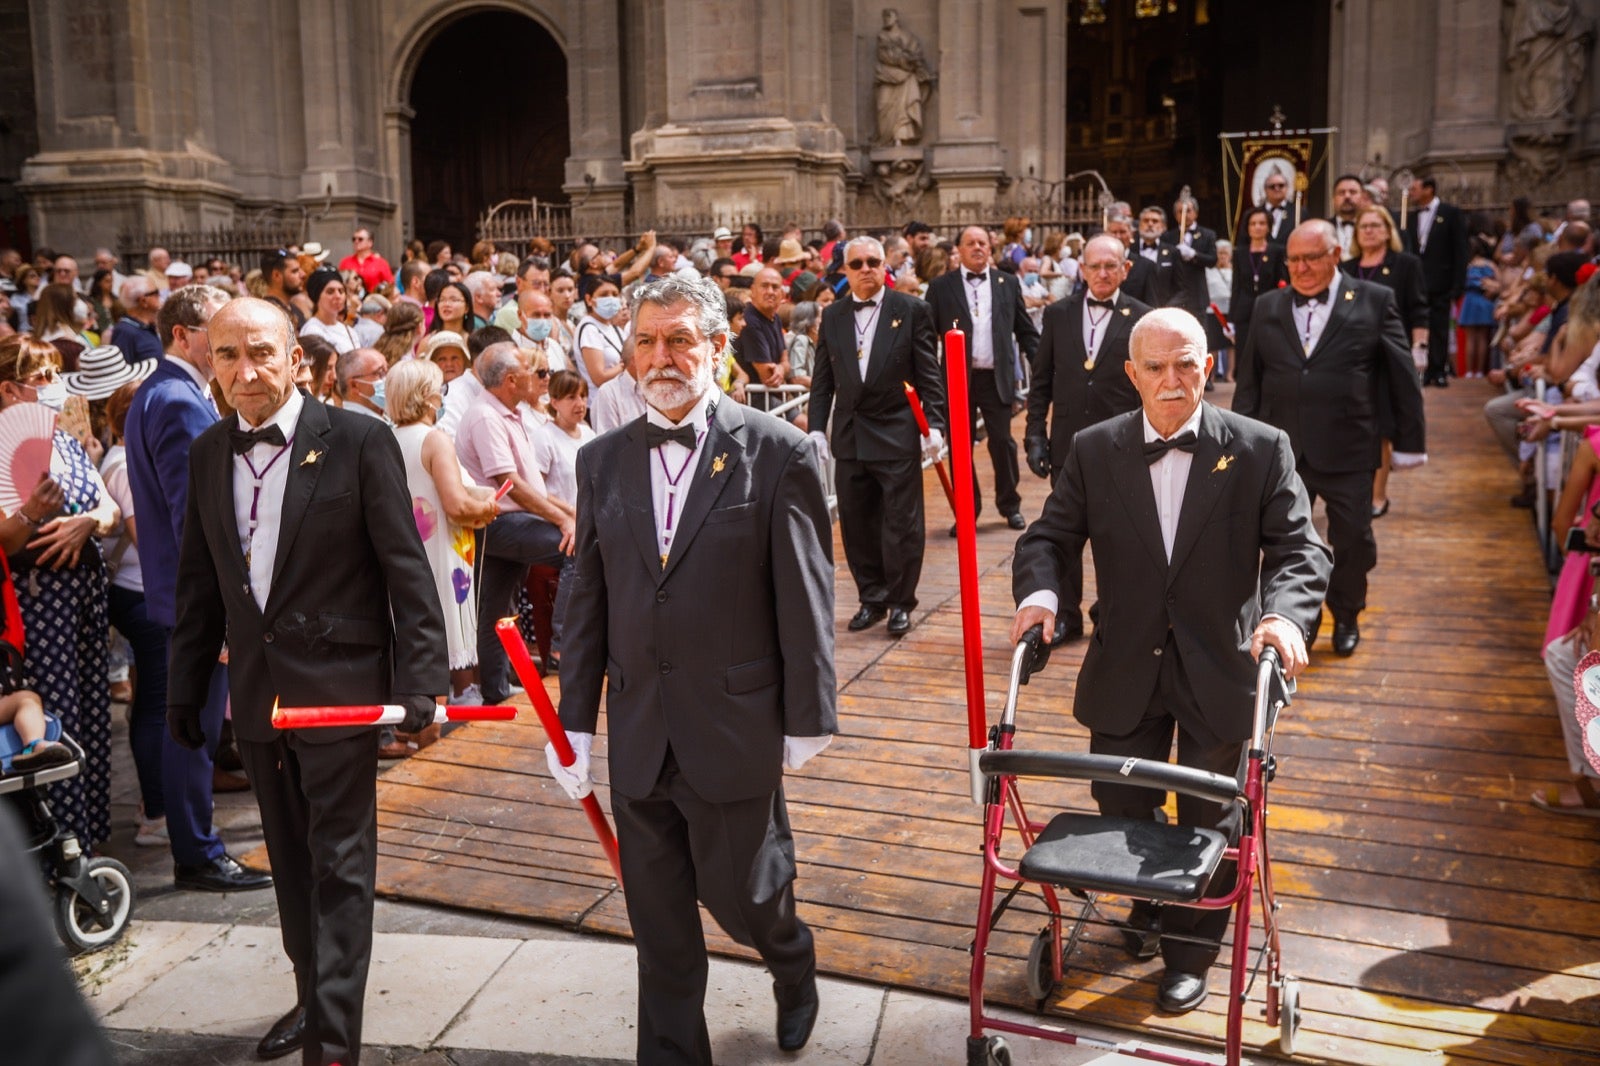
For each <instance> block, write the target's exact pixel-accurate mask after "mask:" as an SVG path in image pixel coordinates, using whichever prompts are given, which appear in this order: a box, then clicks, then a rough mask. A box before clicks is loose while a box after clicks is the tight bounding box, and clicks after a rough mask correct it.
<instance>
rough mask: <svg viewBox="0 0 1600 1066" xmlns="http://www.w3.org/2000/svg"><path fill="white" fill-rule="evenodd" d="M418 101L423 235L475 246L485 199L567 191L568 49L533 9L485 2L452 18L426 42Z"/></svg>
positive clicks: (415, 149)
mask: <svg viewBox="0 0 1600 1066" xmlns="http://www.w3.org/2000/svg"><path fill="white" fill-rule="evenodd" d="M408 102H409V103H410V105H411V108H412V110H414V111H415V112H416V116H415V117H414V118H413V119H412V120H411V201H412V230H411V232H412V233H414V234H415V235H416V236H417V237H419V238H421V239H422V240H423V241H431V240H435V239H440V240H446V241H449V242H450V245H451V247H452V248H454V249H456V250H457V251H458V252H461V253H465V252H466V251H467V250H468V249H470V248H471V247H472V242H473V240H474V238H475V229H474V227H475V226H476V224H477V220H478V215H479V214H480V213H481V212H482V211H483V210H484V209H485V208H487V207H489V206H491V205H493V204H497V203H499V202H500V201H501V200H510V199H523V200H525V199H528V198H530V197H537V198H538V199H540V200H546V201H556V202H562V201H565V199H566V195H565V194H564V193H563V192H562V191H561V183H562V181H563V179H564V177H565V168H566V162H567V156H569V155H570V154H571V151H572V149H571V144H572V141H571V134H570V131H569V129H568V122H567V57H566V56H565V55H564V54H563V53H562V51H561V46H560V45H559V44H557V43H556V40H555V38H554V37H552V36H551V35H550V33H549V32H548V31H547V30H546V29H545V28H544V27H543V26H541V25H539V24H538V23H537V22H535V21H534V20H533V19H531V18H528V17H526V16H524V15H519V14H516V13H514V12H510V11H478V12H475V13H472V14H468V15H465V16H463V17H461V18H458V19H456V20H455V21H453V22H451V23H450V24H449V25H447V26H445V27H444V28H443V29H442V30H440V31H439V33H438V35H437V36H435V37H434V39H433V40H432V42H431V43H429V44H428V46H427V48H426V50H425V51H424V52H423V54H422V58H421V60H420V61H419V62H418V64H417V73H416V76H415V77H414V78H413V79H412V81H411V98H410V100H409V101H408Z"/></svg>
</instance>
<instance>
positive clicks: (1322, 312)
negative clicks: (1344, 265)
mask: <svg viewBox="0 0 1600 1066" xmlns="http://www.w3.org/2000/svg"><path fill="white" fill-rule="evenodd" d="M1341 276H1342V275H1341V274H1340V273H1339V271H1337V270H1335V271H1334V272H1333V280H1332V281H1330V282H1328V295H1327V296H1325V297H1323V298H1322V299H1321V300H1319V301H1317V302H1316V303H1307V304H1305V305H1303V306H1297V305H1296V304H1295V302H1294V290H1293V289H1290V290H1289V294H1290V295H1289V309H1290V311H1291V312H1292V313H1293V314H1294V328H1295V333H1296V335H1297V336H1299V338H1300V346H1301V348H1302V349H1303V351H1304V354H1305V357H1306V358H1307V359H1310V358H1311V353H1312V352H1314V351H1316V350H1317V342H1318V341H1320V340H1321V339H1322V330H1323V328H1324V327H1325V326H1327V324H1328V316H1329V315H1331V314H1332V313H1333V301H1334V300H1337V299H1338V298H1339V278H1340V277H1341Z"/></svg>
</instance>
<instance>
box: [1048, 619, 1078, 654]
mask: <svg viewBox="0 0 1600 1066" xmlns="http://www.w3.org/2000/svg"><path fill="white" fill-rule="evenodd" d="M1082 639H1083V623H1082V622H1073V623H1070V624H1069V623H1067V622H1063V621H1062V620H1061V619H1059V618H1057V619H1056V628H1055V632H1053V633H1051V634H1050V646H1051V647H1052V648H1059V647H1061V645H1063V644H1065V643H1067V641H1069V640H1082Z"/></svg>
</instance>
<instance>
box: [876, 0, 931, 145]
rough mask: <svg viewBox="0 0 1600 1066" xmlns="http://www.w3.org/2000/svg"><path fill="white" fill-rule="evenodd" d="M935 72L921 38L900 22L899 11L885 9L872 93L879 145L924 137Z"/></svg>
mask: <svg viewBox="0 0 1600 1066" xmlns="http://www.w3.org/2000/svg"><path fill="white" fill-rule="evenodd" d="M933 82H934V76H933V72H932V71H931V70H929V69H928V60H927V58H926V57H925V56H924V55H923V54H922V42H921V41H919V40H918V39H917V37H916V35H915V34H913V33H911V32H910V31H909V30H907V29H905V27H903V26H901V25H900V13H899V12H898V11H896V10H895V9H894V8H892V7H886V8H884V9H883V29H882V30H880V31H878V63H877V67H876V69H875V70H874V71H873V78H872V84H873V95H874V98H875V100H876V103H877V108H878V136H877V139H876V140H875V141H874V142H873V143H874V144H879V145H890V146H899V145H906V144H917V143H919V142H920V141H921V140H922V108H923V105H925V104H926V103H927V102H928V96H929V94H930V93H931V92H932V90H933Z"/></svg>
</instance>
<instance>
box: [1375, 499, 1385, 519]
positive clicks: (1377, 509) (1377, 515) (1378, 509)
mask: <svg viewBox="0 0 1600 1066" xmlns="http://www.w3.org/2000/svg"><path fill="white" fill-rule="evenodd" d="M1388 513H1389V501H1388V500H1384V501H1383V506H1381V507H1374V508H1373V509H1372V517H1373V518H1382V517H1383V516H1384V515H1386V514H1388Z"/></svg>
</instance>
